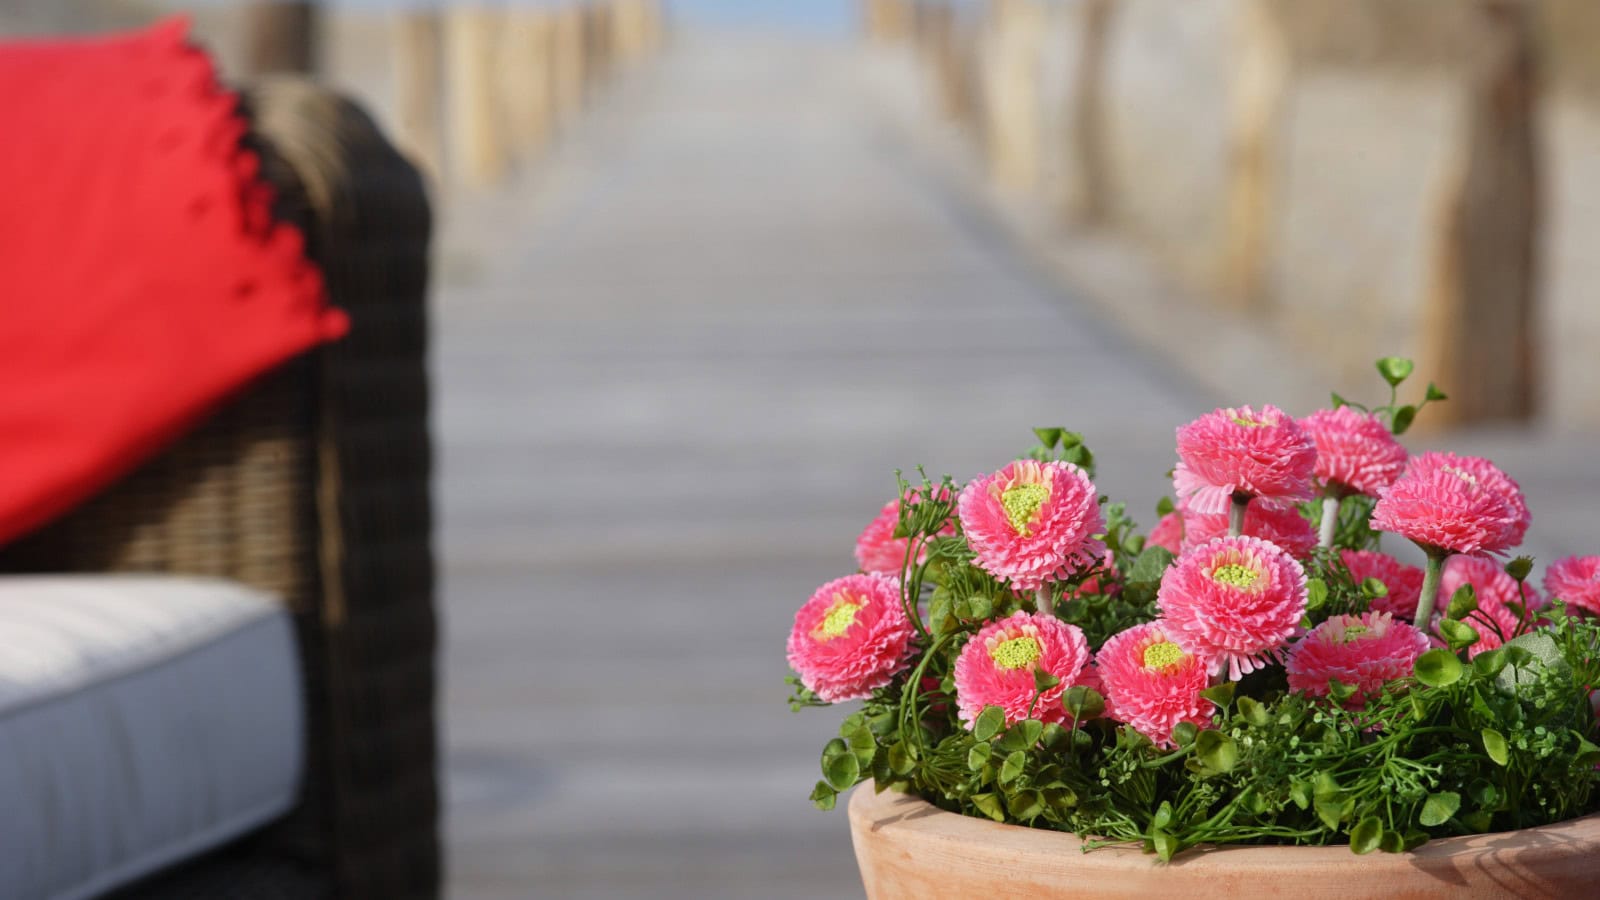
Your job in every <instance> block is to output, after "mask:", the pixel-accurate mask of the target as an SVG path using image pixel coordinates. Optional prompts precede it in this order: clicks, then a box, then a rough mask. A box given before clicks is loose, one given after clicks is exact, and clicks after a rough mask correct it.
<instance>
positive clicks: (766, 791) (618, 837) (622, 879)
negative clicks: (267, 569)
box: [434, 35, 1593, 900]
mask: <svg viewBox="0 0 1600 900" xmlns="http://www.w3.org/2000/svg"><path fill="white" fill-rule="evenodd" d="M861 65H862V64H861V57H860V55H859V52H858V50H857V49H856V48H853V47H850V46H847V45H842V44H829V43H825V42H815V43H807V42H804V41H799V40H784V39H779V38H769V39H758V38H752V37H750V36H747V35H741V36H739V37H738V38H728V39H719V38H716V37H695V36H687V37H684V38H683V39H681V40H680V41H679V42H678V44H677V45H676V47H675V48H674V49H673V51H672V52H671V53H670V54H669V55H668V56H667V57H666V58H665V59H663V60H660V61H659V62H657V63H654V64H652V68H651V70H650V71H648V72H641V73H636V74H635V76H633V77H632V79H631V80H630V82H629V83H628V84H627V85H625V86H624V88H623V90H621V92H620V93H618V94H616V95H614V96H612V97H611V98H609V99H608V100H607V101H606V103H605V105H604V107H603V108H602V109H600V110H599V111H598V112H597V114H596V116H595V117H594V118H592V119H591V120H590V121H588V122H586V123H584V124H583V125H582V126H581V127H580V128H579V129H577V131H575V132H574V134H572V135H570V136H569V137H568V139H567V141H566V143H565V145H564V146H563V147H562V148H561V149H560V150H559V151H558V152H557V154H556V156H555V158H554V159H552V160H551V161H550V162H549V163H548V164H547V165H545V166H543V167H542V168H541V169H540V170H539V171H538V172H537V173H536V174H535V175H534V176H531V177H525V178H523V179H521V180H519V181H517V182H516V183H514V184H513V185H512V186H510V187H509V188H507V189H506V190H504V191H502V192H499V193H497V194H495V195H494V196H482V197H476V198H473V197H467V198H458V200H459V202H457V203H456V204H455V205H454V206H453V207H452V217H453V218H452V220H451V222H450V223H449V225H448V227H447V229H446V231H445V234H444V237H443V241H442V249H441V254H440V255H441V259H440V271H441V290H440V299H439V304H438V340H437V345H436V348H435V357H434V359H435V366H436V376H437V382H438V418H437V429H438V433H439V440H440V450H441V457H440V461H441V473H440V475H441V477H440V482H439V492H440V493H439V499H440V504H441V510H442V516H443V528H442V534H441V536H440V538H441V540H440V547H441V551H442V554H443V562H444V585H443V587H444V603H445V606H444V613H445V621H446V627H447V634H446V651H445V672H446V679H447V682H446V686H445V695H444V699H445V701H446V706H445V711H444V716H445V721H446V723H447V728H448V733H447V735H446V738H445V740H446V749H447V751H448V754H449V771H448V822H447V826H448V828H449V848H450V849H449V866H450V880H451V886H452V891H451V894H452V896H454V897H458V898H468V900H490V898H494V900H501V898H508V900H509V898H528V897H559V898H567V897H592V898H622V897H649V898H680V897H681V898H762V900H765V898H786V897H795V898H801V897H805V898H829V897H852V896H859V895H860V890H861V889H860V886H859V883H858V882H857V879H856V875H855V869H854V861H853V859H852V857H851V854H850V848H849V840H848V830H847V826H846V822H845V818H844V814H843V812H842V810H841V811H837V812H834V813H832V814H824V813H819V812H816V811H815V810H813V809H811V807H810V805H809V803H808V802H807V800H806V795H807V793H808V792H809V790H810V788H811V785H812V784H813V782H814V781H815V779H816V778H817V771H816V762H817V757H818V754H819V752H820V749H821V747H822V744H823V743H824V742H825V741H826V740H827V739H828V738H829V737H830V736H831V735H832V733H833V728H834V727H835V723H836V721H837V716H835V715H833V714H831V713H829V712H825V711H808V712H807V713H804V714H800V715H795V714H791V713H790V712H788V710H787V708H786V706H785V705H784V697H785V688H784V685H783V683H782V679H783V677H784V675H785V674H786V667H785V664H784V660H783V644H784V638H785V635H786V634H787V630H788V626H789V623H790V621H791V617H792V615H793V612H794V610H795V608H796V607H797V606H798V605H799V604H800V603H801V602H803V601H804V600H805V599H806V597H807V596H808V595H809V593H810V592H811V590H812V589H813V588H814V587H815V586H816V585H818V584H819V583H821V582H822V581H824V580H827V579H829V578H831V577H835V576H837V575H840V574H844V573H845V572H847V571H848V570H849V569H850V568H851V566H852V560H851V556H850V550H851V545H852V540H853V538H854V536H855V534H856V532H857V531H858V530H859V529H860V528H861V527H862V525H864V524H865V523H866V522H867V521H868V520H869V519H870V518H871V517H872V515H873V514H874V513H875V512H876V511H877V509H878V507H879V506H880V505H881V504H882V503H883V502H884V500H885V499H887V498H888V497H889V496H890V495H891V494H892V488H893V481H892V478H891V472H892V470H893V469H894V468H896V467H903V468H907V469H909V468H911V467H912V466H914V465H916V464H918V463H924V464H926V465H927V467H928V469H929V471H930V472H933V473H935V474H937V473H944V472H949V473H951V474H954V475H956V476H957V477H959V478H967V477H971V476H972V475H974V474H976V473H978V472H980V471H986V470H989V469H992V468H995V467H998V466H999V465H1001V464H1003V462H1004V461H1005V460H1006V459H1008V458H1009V457H1010V455H1012V454H1014V453H1015V452H1017V451H1018V450H1020V449H1023V448H1024V447H1025V446H1026V445H1027V443H1029V441H1030V437H1029V433H1028V428H1029V426H1031V425H1034V424H1064V425H1068V426H1070V427H1072V428H1075V429H1078V430H1081V431H1083V432H1084V433H1085V434H1086V435H1087V436H1088V438H1089V440H1090V443H1091V446H1092V447H1094V449H1095V450H1096V451H1097V453H1098V454H1099V455H1100V457H1101V460H1102V465H1101V477H1100V486H1101V487H1102V489H1103V490H1105V491H1107V492H1109V493H1111V494H1113V496H1116V497H1119V498H1124V499H1127V500H1129V501H1130V509H1131V510H1133V511H1134V513H1135V515H1136V516H1137V517H1139V518H1141V519H1142V520H1143V521H1145V522H1146V523H1147V524H1148V523H1149V521H1150V520H1151V519H1152V518H1153V516H1152V515H1151V507H1152V506H1153V503H1154V500H1155V498H1156V497H1157V496H1159V495H1160V494H1161V493H1162V492H1163V489H1164V485H1163V483H1162V478H1161V475H1162V473H1163V472H1164V471H1166V470H1167V469H1168V468H1169V467H1170V465H1171V462H1172V459H1173V456H1172V454H1173V451H1172V449H1171V448H1172V429H1173V427H1174V426H1175V425H1176V424H1178V423H1180V422H1183V421H1187V420H1188V419H1190V418H1192V417H1193V416H1195V415H1197V414H1199V413H1200V412H1203V411H1205V410H1206V409H1209V408H1210V407H1211V405H1213V401H1215V400H1220V399H1222V398H1213V397H1209V396H1206V395H1204V394H1203V393H1201V392H1200V391H1199V389H1198V388H1196V387H1194V386H1193V383H1192V382H1190V381H1188V380H1187V379H1185V378H1183V377H1182V376H1180V375H1178V374H1177V373H1175V372H1173V371H1171V370H1170V369H1168V368H1166V367H1165V366H1163V365H1162V364H1160V363H1159V362H1158V361H1157V360H1156V359H1155V358H1154V357H1151V356H1148V355H1144V354H1142V353H1141V352H1139V351H1137V350H1135V349H1133V348H1132V347H1130V346H1129V345H1128V344H1126V343H1124V342H1123V341H1122V340H1121V339H1120V338H1118V337H1116V336H1114V335H1112V334H1110V333H1108V331H1107V330H1106V329H1105V328H1104V327H1103V326H1102V325H1101V324H1100V323H1099V322H1098V321H1097V320H1096V319H1095V318H1094V317H1093V315H1092V314H1091V313H1089V312H1088V311H1087V309H1086V308H1085V307H1083V306H1082V305H1081V304H1077V303H1075V302H1074V301H1073V299H1072V298H1071V297H1069V296H1065V295H1063V294H1061V293H1060V292H1059V291H1057V290H1056V289H1055V288H1053V287H1051V286H1050V284H1049V282H1047V281H1046V280H1044V279H1043V278H1041V277H1038V276H1037V275H1036V274H1035V272H1034V270H1033V269H1032V268H1031V267H1030V265H1029V264H1028V262H1027V261H1026V260H1025V259H1024V258H1022V257H1021V256H1020V255H1019V254H1018V253H1017V251H1015V250H1014V249H1012V245H1011V244H1010V243H1009V242H1008V241H1006V240H1005V239H1004V238H1002V237H1001V236H1000V234H999V232H997V231H996V230H995V229H993V228H992V227H991V226H990V225H989V224H988V220H987V219H986V218H985V217H984V216H983V215H981V214H980V213H978V212H977V211H976V210H974V209H972V208H970V207H969V206H968V205H967V204H966V202H965V201H963V200H962V199H961V197H962V196H963V195H962V193H961V192H959V191H956V190H953V189H952V188H951V186H950V185H949V184H947V183H945V182H944V181H942V180H941V177H940V176H938V175H936V174H934V173H935V171H936V170H935V169H933V168H928V167H923V166H920V165H919V164H918V163H917V162H916V160H917V158H918V155H917V154H916V153H914V152H912V151H911V149H910V148H909V147H908V146H907V145H906V143H905V141H906V138H904V137H903V136H901V135H899V134H898V133H897V132H896V131H895V130H894V129H893V128H891V127H889V126H888V125H887V124H886V122H887V121H888V119H887V118H886V117H885V116H883V115H882V114H881V110H879V109H877V108H876V107H875V106H874V101H872V100H870V99H869V92H867V91H865V90H864V89H863V79H862V68H861ZM1152 327H1159V325H1158V323H1153V324H1152ZM1262 387H1263V388H1265V387H1266V386H1265V385H1263V386H1262ZM1227 399H1229V400H1232V401H1234V402H1247V401H1251V400H1255V399H1258V398H1255V397H1237V398H1227ZM1307 411H1308V410H1299V411H1298V412H1302V413H1303V412H1307ZM1494 444H1495V442H1494V441H1493V440H1490V441H1489V443H1488V445H1489V446H1493V445H1494ZM1571 446H1572V447H1574V448H1575V447H1576V444H1572V445H1571ZM1518 447H1519V448H1520V449H1521V450H1522V451H1523V453H1522V455H1523V456H1524V458H1525V459H1529V460H1531V459H1532V458H1533V457H1532V456H1531V450H1529V449H1528V448H1527V447H1525V446H1522V445H1520V444H1518ZM1499 449H1507V444H1506V442H1504V441H1502V442H1500V444H1499ZM1583 458H1585V457H1583V456H1582V454H1579V453H1577V452H1576V451H1574V452H1573V453H1569V454H1567V455H1566V456H1564V457H1562V459H1563V460H1564V462H1562V464H1561V466H1560V467H1558V469H1559V471H1563V472H1566V473H1568V476H1567V480H1566V481H1561V480H1559V479H1554V478H1552V477H1550V476H1548V475H1541V476H1539V478H1538V479H1536V480H1540V479H1542V481H1541V483H1546V482H1548V484H1547V488H1548V489H1547V490H1544V491H1543V492H1541V491H1539V490H1538V489H1537V487H1536V486H1535V485H1532V484H1530V485H1529V487H1530V489H1531V490H1530V500H1531V501H1532V502H1534V503H1535V504H1536V510H1538V509H1539V507H1538V506H1537V504H1539V503H1542V502H1547V501H1552V500H1554V501H1555V502H1557V503H1559V502H1560V500H1559V497H1560V496H1562V495H1564V496H1566V497H1567V498H1568V499H1567V500H1566V505H1565V506H1564V507H1561V508H1560V509H1555V510H1554V511H1553V519H1546V521H1556V522H1577V521H1580V520H1581V515H1580V514H1582V513H1583V511H1582V509H1581V504H1580V503H1579V502H1578V501H1576V500H1574V499H1572V498H1574V497H1579V498H1581V496H1583V494H1582V493H1581V492H1578V493H1574V491H1573V488H1574V487H1575V485H1574V484H1573V483H1572V477H1574V476H1573V473H1577V472H1582V471H1584V470H1583V469H1582V468H1581V460H1582V459H1583ZM1508 467H1509V466H1508ZM1529 468H1534V466H1533V464H1531V463H1529V464H1528V465H1527V466H1526V467H1525V468H1523V469H1522V470H1521V473H1522V474H1523V477H1524V479H1525V480H1526V479H1527V478H1529V477H1530V473H1529V472H1528V469H1529ZM1513 472H1514V473H1517V472H1518V470H1517V469H1515V468H1513ZM1584 475H1585V476H1586V475H1587V473H1586V472H1584ZM1589 487H1590V488H1591V489H1592V487H1593V485H1592V484H1590V485H1589ZM1590 495H1592V493H1591V494H1590ZM1536 514H1537V513H1536ZM1535 531H1536V534H1537V533H1539V526H1538V523H1537V522H1536V525H1535ZM1544 533H1545V534H1550V533H1552V532H1548V531H1547V532H1544ZM1561 549H1563V550H1565V551H1567V552H1573V551H1576V550H1580V549H1585V548H1582V547H1576V546H1573V547H1562V548H1561ZM1591 550H1592V548H1591Z"/></svg>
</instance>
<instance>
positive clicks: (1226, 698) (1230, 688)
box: [1200, 681, 1237, 709]
mask: <svg viewBox="0 0 1600 900" xmlns="http://www.w3.org/2000/svg"><path fill="white" fill-rule="evenodd" d="M1236 684H1237V683H1236V682H1232V681H1224V682H1223V683H1221V684H1218V685H1213V686H1211V687H1208V688H1206V689H1205V690H1203V691H1201V692H1200V696H1202V697H1204V698H1205V699H1207V700H1210V701H1211V702H1212V703H1215V704H1216V705H1217V708H1218V709H1226V708H1227V707H1228V704H1229V703H1232V702H1233V692H1234V689H1235V687H1236Z"/></svg>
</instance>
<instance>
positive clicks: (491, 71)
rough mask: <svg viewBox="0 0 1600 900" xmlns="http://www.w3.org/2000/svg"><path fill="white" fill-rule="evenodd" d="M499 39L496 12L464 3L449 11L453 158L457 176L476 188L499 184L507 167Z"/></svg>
mask: <svg viewBox="0 0 1600 900" xmlns="http://www.w3.org/2000/svg"><path fill="white" fill-rule="evenodd" d="M498 37H499V21H498V18H497V17H496V16H495V14H494V11H493V10H490V9H486V8H484V7H482V6H474V5H463V6H456V7H452V8H450V10H449V11H448V12H446V13H445V71H446V78H445V86H446V89H447V90H448V91H449V120H450V130H449V137H450V162H451V168H452V169H453V170H454V172H455V173H456V176H457V177H458V178H460V179H461V181H462V182H463V183H465V184H468V185H471V186H474V187H483V186H486V185H489V184H493V183H494V182H495V181H497V180H499V178H500V176H501V175H502V174H503V172H504V170H505V163H506V159H505V153H504V145H503V144H502V137H503V136H502V133H501V129H500V123H499V121H498V119H499V101H498V99H497V94H496V80H497V79H498V77H499V74H498V73H497V72H496V71H495V63H496V61H497V58H498V56H497V54H496V52H495V43H496V39H497V38H498Z"/></svg>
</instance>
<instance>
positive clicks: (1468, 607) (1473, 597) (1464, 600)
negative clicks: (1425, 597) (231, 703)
mask: <svg viewBox="0 0 1600 900" xmlns="http://www.w3.org/2000/svg"><path fill="white" fill-rule="evenodd" d="M1477 609H1478V592H1477V591H1476V590H1474V589H1473V587H1472V585H1470V584H1463V585H1462V586H1461V587H1458V588H1456V592H1455V593H1454V594H1451V595H1450V605H1449V606H1447V607H1445V610H1444V617H1445V618H1446V619H1465V618H1466V617H1467V614H1468V613H1472V612H1476V611H1477Z"/></svg>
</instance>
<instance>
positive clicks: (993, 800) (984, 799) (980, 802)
mask: <svg viewBox="0 0 1600 900" xmlns="http://www.w3.org/2000/svg"><path fill="white" fill-rule="evenodd" d="M972 805H973V806H976V807H977V808H978V812H981V813H983V814H984V815H986V816H988V817H989V818H991V819H993V820H995V821H996V822H1004V821H1005V820H1006V809H1005V807H1004V806H1002V805H1001V804H1000V798H999V797H998V796H996V795H994V794H973V795H972Z"/></svg>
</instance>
